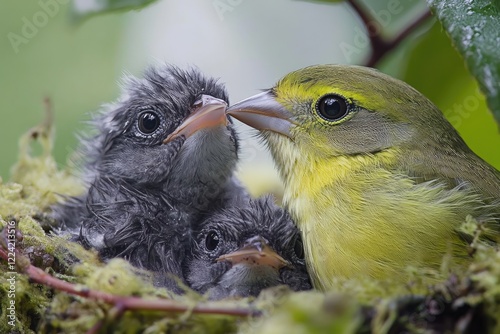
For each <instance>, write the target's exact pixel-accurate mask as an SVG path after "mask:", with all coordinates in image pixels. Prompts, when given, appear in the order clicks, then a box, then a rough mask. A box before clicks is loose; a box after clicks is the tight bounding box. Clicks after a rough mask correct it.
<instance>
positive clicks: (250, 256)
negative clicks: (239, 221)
mask: <svg viewBox="0 0 500 334" xmlns="http://www.w3.org/2000/svg"><path fill="white" fill-rule="evenodd" d="M216 260H217V261H218V262H220V261H229V262H231V264H232V265H233V266H234V265H236V264H247V265H264V266H270V267H272V268H275V269H280V268H283V267H285V266H287V265H289V263H288V261H287V260H285V259H284V258H282V257H281V256H279V255H278V253H276V252H275V251H274V249H272V248H271V247H270V246H269V243H268V242H267V240H266V239H264V238H262V237H261V236H255V237H252V238H250V239H248V240H247V241H245V243H244V245H243V247H241V248H240V249H238V250H237V251H235V252H232V253H229V254H224V255H222V256H220V257H218V258H217V259H216Z"/></svg>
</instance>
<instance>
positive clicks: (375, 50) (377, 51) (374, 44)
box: [347, 0, 432, 67]
mask: <svg viewBox="0 0 500 334" xmlns="http://www.w3.org/2000/svg"><path fill="white" fill-rule="evenodd" d="M347 2H349V4H350V5H351V7H352V8H353V9H354V11H356V13H357V14H358V16H359V17H360V19H361V21H362V22H363V24H364V26H365V28H366V30H367V32H368V36H369V38H370V45H371V49H372V52H371V55H370V57H369V58H368V60H367V61H366V63H365V66H369V67H374V66H375V65H376V64H377V63H378V62H379V61H380V60H381V59H382V58H383V57H384V56H385V55H386V54H387V53H388V52H389V51H391V50H393V49H395V48H396V47H397V46H398V45H399V44H400V43H401V42H402V41H403V40H404V39H405V38H406V37H408V35H410V34H411V33H412V32H413V31H414V30H415V29H416V28H417V27H419V26H420V25H421V24H422V23H423V22H425V21H426V20H427V19H429V18H430V17H431V16H432V14H431V12H430V10H428V9H427V10H426V11H425V12H423V13H422V14H421V15H419V16H418V17H416V18H415V20H414V21H413V22H412V23H410V24H409V25H408V26H407V27H406V28H405V29H403V31H401V32H400V33H399V34H397V35H396V36H395V37H394V38H392V39H391V40H385V39H384V38H382V36H381V33H380V32H378V33H371V32H370V26H371V25H372V24H373V23H374V22H377V20H376V19H375V18H374V17H373V16H372V15H371V14H370V13H369V12H368V11H366V10H365V9H363V8H362V7H361V6H360V4H359V3H358V2H357V1H356V0H347Z"/></svg>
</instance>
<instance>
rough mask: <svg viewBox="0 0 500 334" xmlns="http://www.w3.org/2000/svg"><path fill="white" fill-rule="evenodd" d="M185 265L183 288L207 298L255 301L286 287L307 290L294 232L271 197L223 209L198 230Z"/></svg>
mask: <svg viewBox="0 0 500 334" xmlns="http://www.w3.org/2000/svg"><path fill="white" fill-rule="evenodd" d="M194 241H195V246H194V247H193V252H192V254H191V257H190V259H188V260H187V274H186V278H187V281H188V284H189V285H190V286H191V288H193V289H194V290H196V291H198V292H200V293H208V295H209V298H211V299H222V298H226V297H245V296H257V295H258V294H259V293H260V291H261V290H262V289H265V288H269V287H272V286H276V285H282V284H284V285H288V286H289V287H290V288H291V289H292V290H295V291H300V290H308V289H311V288H312V286H311V282H310V279H309V275H308V273H307V270H306V265H305V262H304V250H303V245H302V241H301V238H300V233H299V231H298V229H297V228H296V227H295V225H294V223H293V221H292V220H291V218H290V216H289V215H288V214H287V212H286V211H285V210H283V209H282V208H280V207H278V206H276V205H275V204H274V203H273V200H272V198H268V197H264V198H260V199H254V200H250V201H249V203H248V204H247V205H246V206H244V207H232V208H227V209H223V210H221V211H220V212H216V213H214V214H213V215H211V216H209V217H208V218H207V219H206V220H205V221H203V222H202V223H201V224H200V225H199V230H198V231H197V232H196V237H195V240H194Z"/></svg>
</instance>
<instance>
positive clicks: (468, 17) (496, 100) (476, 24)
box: [428, 0, 500, 125]
mask: <svg viewBox="0 0 500 334" xmlns="http://www.w3.org/2000/svg"><path fill="white" fill-rule="evenodd" d="M428 4H429V6H430V7H431V10H432V11H433V13H434V14H435V15H436V16H437V18H438V19H439V21H440V22H441V24H442V25H443V27H444V29H445V30H446V32H447V33H448V35H449V36H450V38H451V40H452V42H453V45H454V46H455V47H456V48H457V50H458V51H459V52H460V54H461V55H462V57H464V59H465V61H466V63H467V67H468V68H469V71H470V72H471V73H472V74H473V75H474V77H475V78H476V79H477V81H478V82H479V86H480V87H481V90H482V92H483V93H484V94H485V95H486V99H487V102H488V106H489V107H490V109H491V110H492V111H493V114H494V116H495V118H496V120H497V123H498V124H499V125H500V36H499V32H500V4H499V0H474V1H472V0H467V1H464V0H428Z"/></svg>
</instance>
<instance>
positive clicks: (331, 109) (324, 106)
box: [316, 94, 349, 121]
mask: <svg viewBox="0 0 500 334" xmlns="http://www.w3.org/2000/svg"><path fill="white" fill-rule="evenodd" d="M316 112H317V113H318V114H319V115H320V116H321V117H323V118H324V119H326V120H327V121H338V120H340V119H342V118H344V117H345V116H346V115H347V114H348V113H349V110H348V108H347V103H346V101H345V100H344V99H343V98H342V97H340V96H338V95H331V94H330V95H325V96H323V97H322V98H321V99H319V100H318V102H317V103H316Z"/></svg>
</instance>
